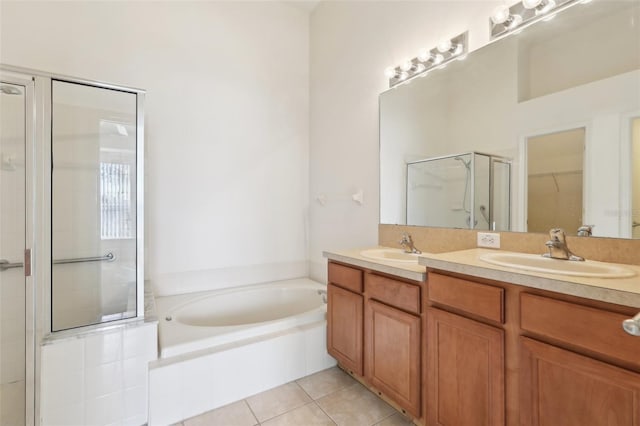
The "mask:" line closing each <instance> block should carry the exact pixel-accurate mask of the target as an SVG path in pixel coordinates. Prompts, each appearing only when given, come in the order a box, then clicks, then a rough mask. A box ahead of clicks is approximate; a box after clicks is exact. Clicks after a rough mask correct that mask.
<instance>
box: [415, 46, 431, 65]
mask: <svg viewBox="0 0 640 426" xmlns="http://www.w3.org/2000/svg"><path fill="white" fill-rule="evenodd" d="M429 58H431V52H429V51H428V50H427V49H420V51H419V52H418V60H419V61H420V62H427V61H428V60H429Z"/></svg>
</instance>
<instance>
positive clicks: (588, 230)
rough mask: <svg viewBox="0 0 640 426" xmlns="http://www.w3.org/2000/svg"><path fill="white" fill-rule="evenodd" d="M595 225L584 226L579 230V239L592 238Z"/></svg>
mask: <svg viewBox="0 0 640 426" xmlns="http://www.w3.org/2000/svg"><path fill="white" fill-rule="evenodd" d="M594 226H595V225H582V226H581V227H580V228H578V236H579V237H590V236H591V235H592V234H593V227H594Z"/></svg>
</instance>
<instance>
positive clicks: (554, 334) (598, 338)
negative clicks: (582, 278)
mask: <svg viewBox="0 0 640 426" xmlns="http://www.w3.org/2000/svg"><path fill="white" fill-rule="evenodd" d="M627 318H628V316H625V315H622V314H617V313H614V312H609V311H605V310H602V309H596V308H591V307H589V306H582V305H578V304H576V303H571V302H564V301H561V300H555V299H551V298H548V297H543V296H537V295H534V294H528V293H522V294H521V295H520V327H521V328H522V329H523V330H525V331H529V332H532V333H535V334H538V335H540V336H543V337H548V338H551V339H555V340H558V341H562V342H566V343H567V344H568V345H570V346H574V347H579V348H583V349H587V350H589V351H593V352H596V353H600V354H602V355H605V356H608V357H611V358H614V359H619V360H621V361H625V362H630V363H632V364H634V365H640V361H639V357H638V354H639V353H640V338H638V337H634V336H631V335H629V334H627V333H625V331H624V330H623V329H622V321H624V320H625V319H627Z"/></svg>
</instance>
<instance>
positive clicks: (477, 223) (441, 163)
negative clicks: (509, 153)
mask: <svg viewBox="0 0 640 426" xmlns="http://www.w3.org/2000/svg"><path fill="white" fill-rule="evenodd" d="M497 161H500V162H501V163H500V164H502V167H496V166H495V164H498V163H497ZM510 179H511V176H510V164H509V160H508V159H504V158H502V157H496V156H492V155H489V154H482V153H477V152H470V153H465V154H459V155H448V156H444V157H437V158H428V159H425V160H419V161H414V162H411V163H408V164H407V224H408V225H413V226H439V227H448V228H470V229H496V230H501V229H509V207H510Z"/></svg>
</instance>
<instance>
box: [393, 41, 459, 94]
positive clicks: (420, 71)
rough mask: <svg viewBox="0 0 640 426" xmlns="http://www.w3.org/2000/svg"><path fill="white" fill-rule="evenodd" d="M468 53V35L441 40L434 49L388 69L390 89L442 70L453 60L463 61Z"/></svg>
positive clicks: (424, 50)
mask: <svg viewBox="0 0 640 426" xmlns="http://www.w3.org/2000/svg"><path fill="white" fill-rule="evenodd" d="M466 53H467V33H466V32H465V33H462V34H460V35H457V36H455V37H453V38H450V39H443V40H441V41H440V42H439V43H438V44H437V46H436V47H434V48H433V49H421V50H419V51H418V55H417V56H416V57H415V58H413V59H406V60H404V61H402V63H401V64H400V65H398V66H396V67H387V68H386V69H385V70H384V75H385V77H387V79H388V80H389V87H394V86H396V85H398V84H401V83H405V82H407V83H408V82H409V80H411V79H412V78H413V77H416V76H418V75H420V76H425V75H426V74H427V73H428V72H429V71H430V70H433V69H436V68H438V69H439V68H442V66H443V65H445V64H447V62H449V61H451V60H453V59H461V58H462V59H463V58H464V57H465V56H466Z"/></svg>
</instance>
